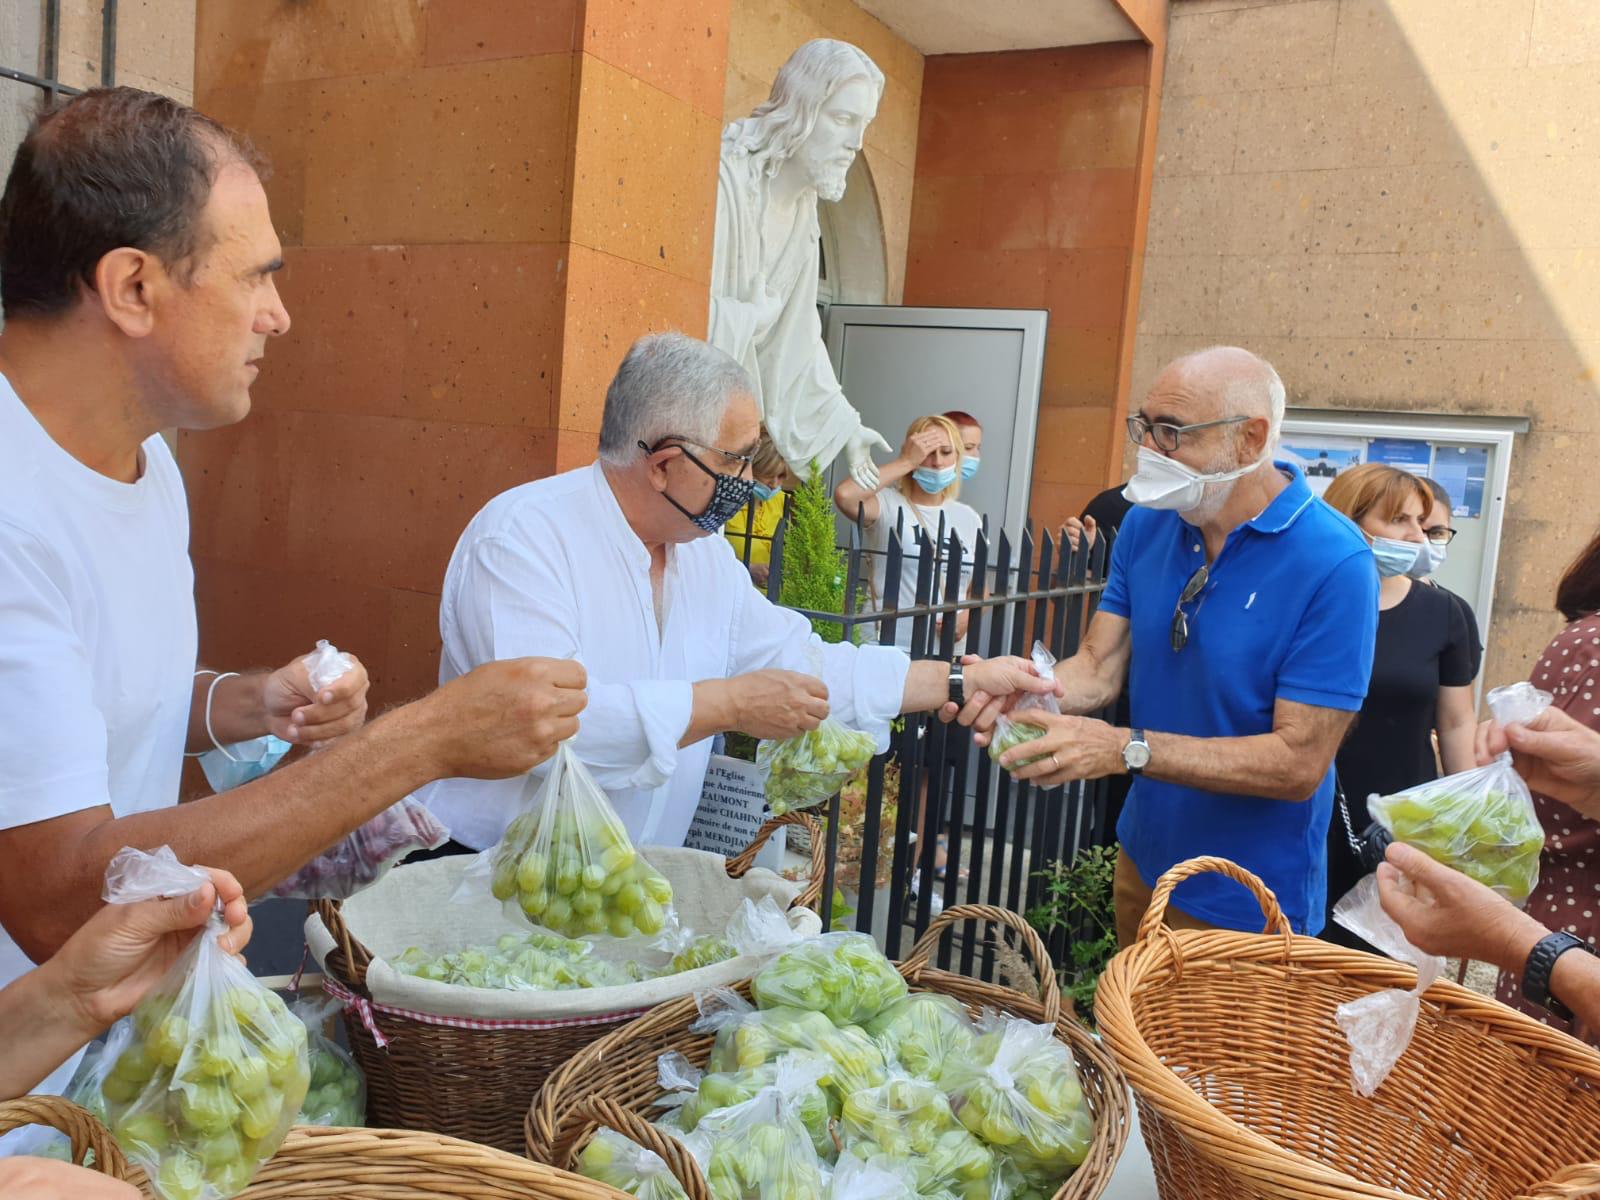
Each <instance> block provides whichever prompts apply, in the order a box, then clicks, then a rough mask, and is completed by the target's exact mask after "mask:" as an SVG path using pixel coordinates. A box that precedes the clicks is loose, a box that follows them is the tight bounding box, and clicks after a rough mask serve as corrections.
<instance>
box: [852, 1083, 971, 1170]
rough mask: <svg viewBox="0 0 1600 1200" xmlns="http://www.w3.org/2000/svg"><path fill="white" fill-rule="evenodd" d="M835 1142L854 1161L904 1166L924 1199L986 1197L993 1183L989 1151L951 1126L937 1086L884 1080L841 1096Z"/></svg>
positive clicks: (952, 1121) (947, 1107) (946, 1104)
mask: <svg viewBox="0 0 1600 1200" xmlns="http://www.w3.org/2000/svg"><path fill="white" fill-rule="evenodd" d="M839 1138H840V1142H841V1144H842V1145H843V1147H844V1149H845V1150H847V1151H848V1152H849V1153H850V1154H852V1155H854V1156H855V1157H857V1158H865V1159H873V1158H875V1157H877V1156H879V1155H887V1156H888V1157H889V1158H891V1159H896V1160H903V1161H906V1162H908V1163H910V1164H911V1168H912V1173H913V1175H914V1177H915V1179H916V1182H917V1190H918V1191H919V1192H920V1193H922V1194H923V1195H925V1196H955V1197H961V1198H963V1200H965V1197H967V1196H978V1197H986V1196H987V1195H988V1192H989V1188H990V1187H991V1184H992V1181H993V1177H994V1172H995V1159H994V1153H993V1151H991V1150H990V1149H989V1148H988V1147H987V1146H985V1145H984V1144H983V1143H982V1142H981V1141H979V1140H978V1139H977V1138H976V1137H974V1136H973V1135H972V1134H971V1133H970V1132H968V1131H967V1130H966V1129H964V1128H962V1127H961V1125H960V1124H959V1123H957V1121H956V1119H955V1115H954V1114H953V1113H952V1112H951V1109H950V1102H949V1100H947V1099H946V1098H945V1094H944V1092H943V1091H942V1090H941V1089H940V1088H939V1087H938V1086H937V1085H935V1084H932V1083H927V1082H925V1081H923V1080H920V1079H905V1078H898V1079H890V1080H889V1081H888V1082H886V1083H884V1084H883V1085H882V1086H880V1087H875V1088H865V1089H863V1090H862V1091H859V1092H856V1093H854V1094H853V1095H850V1096H847V1097H846V1098H845V1101H844V1105H843V1109H842V1111H841V1113H840V1116H839Z"/></svg>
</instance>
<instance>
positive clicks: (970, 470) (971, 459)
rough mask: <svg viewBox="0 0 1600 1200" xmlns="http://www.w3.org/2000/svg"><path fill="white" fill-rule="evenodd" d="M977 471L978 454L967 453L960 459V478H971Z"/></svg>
mask: <svg viewBox="0 0 1600 1200" xmlns="http://www.w3.org/2000/svg"><path fill="white" fill-rule="evenodd" d="M977 473H978V456H977V455H976V454H969V455H967V456H966V457H965V458H963V459H962V460H961V478H962V479H971V478H972V477H973V476H974V475H976V474H977Z"/></svg>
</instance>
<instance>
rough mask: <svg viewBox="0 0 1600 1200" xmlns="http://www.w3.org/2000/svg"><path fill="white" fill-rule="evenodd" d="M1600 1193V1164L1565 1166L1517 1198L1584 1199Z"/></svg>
mask: <svg viewBox="0 0 1600 1200" xmlns="http://www.w3.org/2000/svg"><path fill="white" fill-rule="evenodd" d="M1597 1195H1600V1164H1597V1163H1584V1164H1582V1165H1580V1166H1575V1167H1565V1168H1563V1169H1562V1170H1560V1171H1558V1172H1556V1173H1555V1174H1554V1175H1553V1176H1551V1177H1550V1179H1549V1181H1548V1182H1545V1183H1541V1184H1540V1185H1539V1186H1538V1187H1536V1188H1534V1189H1533V1190H1532V1191H1531V1192H1529V1193H1527V1195H1525V1196H1519V1197H1517V1200H1582V1198H1583V1197H1585V1196H1597Z"/></svg>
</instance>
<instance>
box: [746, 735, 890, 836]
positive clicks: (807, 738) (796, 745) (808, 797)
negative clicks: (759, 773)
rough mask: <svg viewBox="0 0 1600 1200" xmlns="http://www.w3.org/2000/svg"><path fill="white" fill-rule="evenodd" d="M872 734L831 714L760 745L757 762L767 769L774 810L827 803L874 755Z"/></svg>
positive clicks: (777, 812) (776, 812) (769, 801)
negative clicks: (794, 733)
mask: <svg viewBox="0 0 1600 1200" xmlns="http://www.w3.org/2000/svg"><path fill="white" fill-rule="evenodd" d="M876 750H877V744H876V743H875V742H874V741H873V738H872V735H871V734H866V733H858V732H856V731H855V730H853V729H847V728H845V727H844V726H843V725H841V724H839V722H837V721H834V720H831V719H830V720H826V721H824V722H822V724H821V725H819V726H818V727H817V728H815V729H810V730H807V731H806V732H805V733H802V734H800V735H798V736H796V737H792V738H785V739H784V740H783V741H767V742H762V743H761V744H760V745H759V746H757V747H756V765H757V766H759V767H761V768H762V769H763V770H764V771H766V773H767V780H766V784H765V788H764V790H765V792H766V797H767V806H768V807H769V808H770V809H771V810H772V815H773V816H775V817H781V816H782V815H783V814H784V813H787V812H792V811H794V810H795V809H800V808H810V807H812V806H813V805H817V804H821V803H822V802H823V801H824V800H826V799H828V798H829V797H830V796H832V795H833V794H834V793H835V792H837V791H838V790H839V789H840V788H842V787H843V786H844V785H845V783H846V782H848V781H849V779H850V777H851V776H852V775H854V774H855V773H856V772H857V771H859V770H861V768H862V767H864V766H866V765H867V764H868V763H869V762H871V761H872V756H873V754H874V753H875V752H876Z"/></svg>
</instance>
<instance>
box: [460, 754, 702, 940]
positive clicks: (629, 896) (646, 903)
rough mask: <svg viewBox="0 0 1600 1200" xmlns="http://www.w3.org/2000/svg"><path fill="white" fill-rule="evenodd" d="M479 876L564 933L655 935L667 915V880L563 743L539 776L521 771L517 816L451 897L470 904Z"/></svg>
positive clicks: (512, 908) (529, 917)
mask: <svg viewBox="0 0 1600 1200" xmlns="http://www.w3.org/2000/svg"><path fill="white" fill-rule="evenodd" d="M485 876H487V877H488V881H489V890H490V891H491V892H492V893H493V894H494V897H495V899H497V900H500V901H502V902H503V903H504V905H505V911H506V913H507V915H509V916H511V917H513V918H514V919H515V918H519V917H520V918H521V919H522V920H525V921H528V922H529V923H530V924H533V925H537V926H540V927H542V928H544V929H548V930H550V931H551V932H552V933H558V934H561V935H562V936H563V937H574V938H576V937H592V936H597V935H609V936H611V937H617V938H627V937H633V936H635V935H637V934H644V935H646V936H649V937H655V936H656V935H657V934H659V933H660V932H661V931H662V930H663V929H665V928H666V926H667V923H668V919H669V917H670V916H671V914H672V885H671V884H670V883H668V882H667V878H666V876H665V875H663V874H661V872H659V871H657V870H656V869H655V868H654V867H652V866H651V865H650V864H649V863H647V862H646V861H645V860H644V856H643V855H641V854H640V853H639V852H638V851H637V850H636V849H634V846H633V843H632V842H631V841H629V840H628V831H627V830H626V829H624V828H623V825H622V821H621V820H620V819H619V818H618V817H617V813H616V810H615V809H613V808H612V807H611V802H610V801H609V800H607V799H606V795H605V793H604V792H602V791H601V790H600V788H599V786H598V785H597V784H596V783H595V781H594V779H593V777H592V776H591V775H590V774H589V771H588V768H586V767H585V766H584V765H583V763H582V762H581V761H580V760H579V758H578V755H577V752H576V751H575V750H574V749H573V747H572V743H571V741H570V740H569V741H565V742H562V743H561V745H560V746H558V747H557V748H556V753H555V757H554V758H553V759H552V760H551V763H550V770H549V773H548V774H547V775H546V776H545V777H544V781H543V783H540V782H538V781H537V780H536V779H535V778H534V777H533V776H532V775H530V776H529V777H528V783H527V786H526V788H525V789H524V790H523V804H522V813H521V815H519V816H518V817H517V818H516V819H515V820H514V821H512V822H511V824H510V825H509V826H508V827H507V828H506V831H505V834H504V836H502V837H501V839H500V841H499V842H497V843H496V844H495V845H493V846H491V847H489V849H487V850H485V851H484V852H483V853H482V854H480V855H479V856H478V858H477V859H476V860H475V861H474V863H473V864H472V866H470V867H469V868H468V869H467V871H466V872H465V874H464V876H463V879H462V885H461V887H460V888H459V889H457V892H456V897H455V898H456V899H458V900H463V901H466V902H469V903H471V902H475V901H476V900H477V899H478V898H479V896H480V895H481V891H480V890H479V889H480V888H481V886H482V880H483V879H484V877H485Z"/></svg>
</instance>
